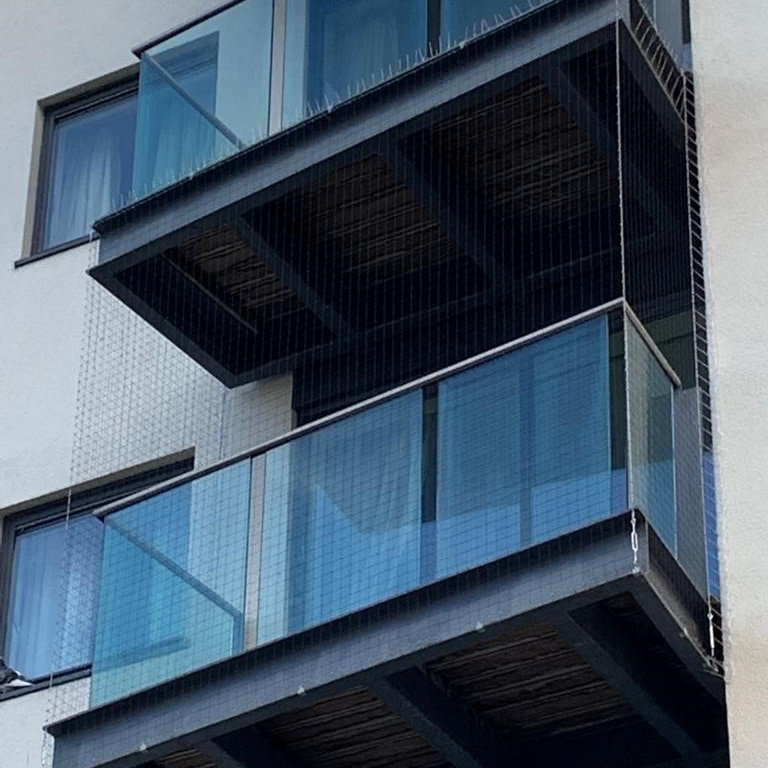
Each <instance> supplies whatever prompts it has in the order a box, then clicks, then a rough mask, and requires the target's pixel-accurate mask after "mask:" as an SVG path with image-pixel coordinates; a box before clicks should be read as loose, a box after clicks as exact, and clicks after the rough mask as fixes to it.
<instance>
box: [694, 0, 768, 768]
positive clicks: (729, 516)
mask: <svg viewBox="0 0 768 768" xmlns="http://www.w3.org/2000/svg"><path fill="white" fill-rule="evenodd" d="M691 14H692V38H693V60H694V69H695V75H696V85H697V105H698V127H699V138H700V152H701V157H700V161H701V162H700V165H701V168H702V192H703V204H704V225H705V247H706V260H707V270H708V276H709V300H710V304H709V313H710V329H711V347H712V353H713V361H712V370H713V383H714V408H715V418H716V423H715V428H716V446H715V447H716V457H717V473H718V492H719V515H720V543H721V563H722V572H723V601H724V608H725V624H726V642H727V647H726V652H727V675H728V685H727V697H728V710H729V728H730V734H731V754H732V763H731V764H732V766H733V768H757V766H762V765H766V763H767V762H768V737H766V734H768V591H766V588H767V585H768V555H766V551H767V549H766V547H767V546H768V515H767V514H766V512H765V500H766V497H767V496H768V390H767V389H766V371H768V341H766V327H768V301H767V300H766V297H767V296H768V185H766V181H765V180H766V175H767V174H768V77H766V73H768V48H766V46H765V36H766V34H767V33H768V3H764V2H761V1H760V0H735V1H734V2H729V3H728V4H725V5H724V4H723V3H715V2H710V0H693V1H692V2H691Z"/></svg>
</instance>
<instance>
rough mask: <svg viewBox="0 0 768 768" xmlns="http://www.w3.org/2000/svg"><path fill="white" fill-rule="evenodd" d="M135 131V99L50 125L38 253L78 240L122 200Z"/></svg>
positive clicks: (117, 101) (129, 174)
mask: <svg viewBox="0 0 768 768" xmlns="http://www.w3.org/2000/svg"><path fill="white" fill-rule="evenodd" d="M135 128H136V96H135V94H131V95H129V96H125V97H122V98H118V99H114V100H112V101H109V102H107V103H105V104H101V105H99V106H94V107H91V108H90V109H86V110H83V111H80V112H77V113H75V114H72V115H69V116H65V117H61V118H59V119H57V120H56V121H55V123H54V127H53V136H52V140H51V161H50V169H49V174H48V179H47V185H46V190H47V192H46V207H45V217H44V221H43V232H42V238H41V243H40V245H41V247H42V248H43V249H45V248H52V247H54V246H57V245H60V244H62V243H66V242H69V241H71V240H76V239H78V238H80V237H84V236H85V235H87V234H88V232H89V230H90V228H91V225H92V224H93V222H94V221H96V219H98V218H99V217H101V216H103V215H105V214H106V213H109V212H110V211H112V210H115V209H116V208H118V207H120V205H121V203H124V202H126V201H127V200H128V196H129V193H130V191H131V182H132V169H133V144H134V133H135Z"/></svg>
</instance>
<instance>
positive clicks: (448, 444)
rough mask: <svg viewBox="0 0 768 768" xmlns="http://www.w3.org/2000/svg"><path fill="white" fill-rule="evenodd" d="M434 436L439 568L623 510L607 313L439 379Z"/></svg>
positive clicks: (442, 572) (446, 570)
mask: <svg viewBox="0 0 768 768" xmlns="http://www.w3.org/2000/svg"><path fill="white" fill-rule="evenodd" d="M437 445H438V449H437V450H438V475H437V477H438V482H437V524H436V551H437V556H436V558H437V567H436V572H437V575H438V576H446V575H449V574H451V573H455V572H457V571H460V570H462V569H465V568H469V567H472V566H475V565H478V564H480V563H483V562H488V561H490V560H493V559H496V558H498V557H500V556H502V555H506V554H509V553H511V552H515V551H517V550H519V549H521V548H524V547H527V546H530V545H531V544H535V543H538V542H541V541H545V540H547V539H552V538H556V537H557V536H560V535H562V534H564V533H567V532H569V531H573V530H576V529H578V528H582V527H584V526H587V525H590V524H591V523H594V522H596V521H598V520H601V519H604V518H606V517H609V516H610V515H611V513H612V512H613V511H620V510H612V503H611V487H612V477H611V418H610V376H609V364H608V325H607V319H606V318H604V317H603V318H598V319H596V320H592V321H589V322H588V323H584V324H582V325H580V326H577V327H575V328H572V329H569V330H567V331H564V332H563V333H560V334H558V335H556V336H552V337H549V338H547V339H544V340H542V341H540V342H536V343H535V344H531V345H530V346H527V347H523V348H522V349H519V350H516V351H514V352H511V353H509V354H507V355H505V356H504V357H501V358H498V359H496V360H493V361H491V362H489V363H485V364H483V365H481V366H478V367H477V368H473V369H471V370H469V371H466V372H464V373H461V374H459V375H457V376H454V377H452V378H451V379H447V380H446V381H444V382H442V383H441V384H440V387H439V393H438V442H437Z"/></svg>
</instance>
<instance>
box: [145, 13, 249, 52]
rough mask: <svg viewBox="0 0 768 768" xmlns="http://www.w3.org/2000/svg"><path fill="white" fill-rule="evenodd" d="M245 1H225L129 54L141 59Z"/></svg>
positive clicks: (148, 41) (153, 38) (161, 34)
mask: <svg viewBox="0 0 768 768" xmlns="http://www.w3.org/2000/svg"><path fill="white" fill-rule="evenodd" d="M245 1H246V0H227V2H224V3H220V4H219V5H217V6H215V7H214V8H211V10H210V11H206V12H205V13H203V14H201V15H199V16H194V17H193V18H191V19H188V20H187V21H183V22H182V23H181V24H177V25H176V26H175V27H171V28H170V29H167V30H166V31H165V32H161V33H160V34H159V35H155V37H152V38H150V39H149V40H147V41H145V42H143V43H140V44H139V45H136V46H134V47H133V48H132V49H131V52H132V53H133V54H134V56H137V57H138V58H141V56H142V54H143V53H144V51H146V50H148V49H149V48H154V47H155V46H156V45H160V43H164V42H165V41H166V40H170V39H171V38H172V37H176V35H180V34H181V33H182V32H186V31H187V30H188V29H192V27H196V26H197V25H198V24H202V23H203V22H204V21H207V20H208V19H211V18H213V17H214V16H218V15H219V14H220V13H223V12H224V11H228V10H229V9H230V8H233V7H234V6H236V5H240V3H244V2H245Z"/></svg>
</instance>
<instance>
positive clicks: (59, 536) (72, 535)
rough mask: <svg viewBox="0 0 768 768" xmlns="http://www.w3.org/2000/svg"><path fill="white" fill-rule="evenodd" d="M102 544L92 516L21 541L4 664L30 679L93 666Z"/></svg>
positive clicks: (15, 561) (39, 531)
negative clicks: (5, 662)
mask: <svg viewBox="0 0 768 768" xmlns="http://www.w3.org/2000/svg"><path fill="white" fill-rule="evenodd" d="M102 540H103V526H102V523H101V521H100V520H97V519H96V518H95V517H92V516H90V515H86V516H83V517H75V518H72V519H71V520H70V521H69V524H67V523H66V522H65V521H64V520H61V521H59V522H56V523H53V524H50V525H43V526H41V527H38V528H34V529H32V530H30V531H26V532H23V533H20V534H19V535H18V536H17V538H16V542H15V546H14V552H13V571H12V576H11V593H10V594H11V598H10V608H9V611H8V617H9V618H8V628H7V637H6V647H5V659H6V661H7V663H8V664H10V665H11V666H12V667H14V668H15V669H18V670H19V671H20V672H21V673H22V674H23V675H25V676H26V677H27V678H29V679H35V678H42V677H45V676H47V675H48V674H50V673H51V672H58V671H63V670H66V669H72V668H75V667H80V666H84V665H86V664H90V662H91V656H92V653H93V629H94V624H95V614H96V604H97V595H98V588H99V574H100V571H101V548H102ZM68 542H69V543H68Z"/></svg>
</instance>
